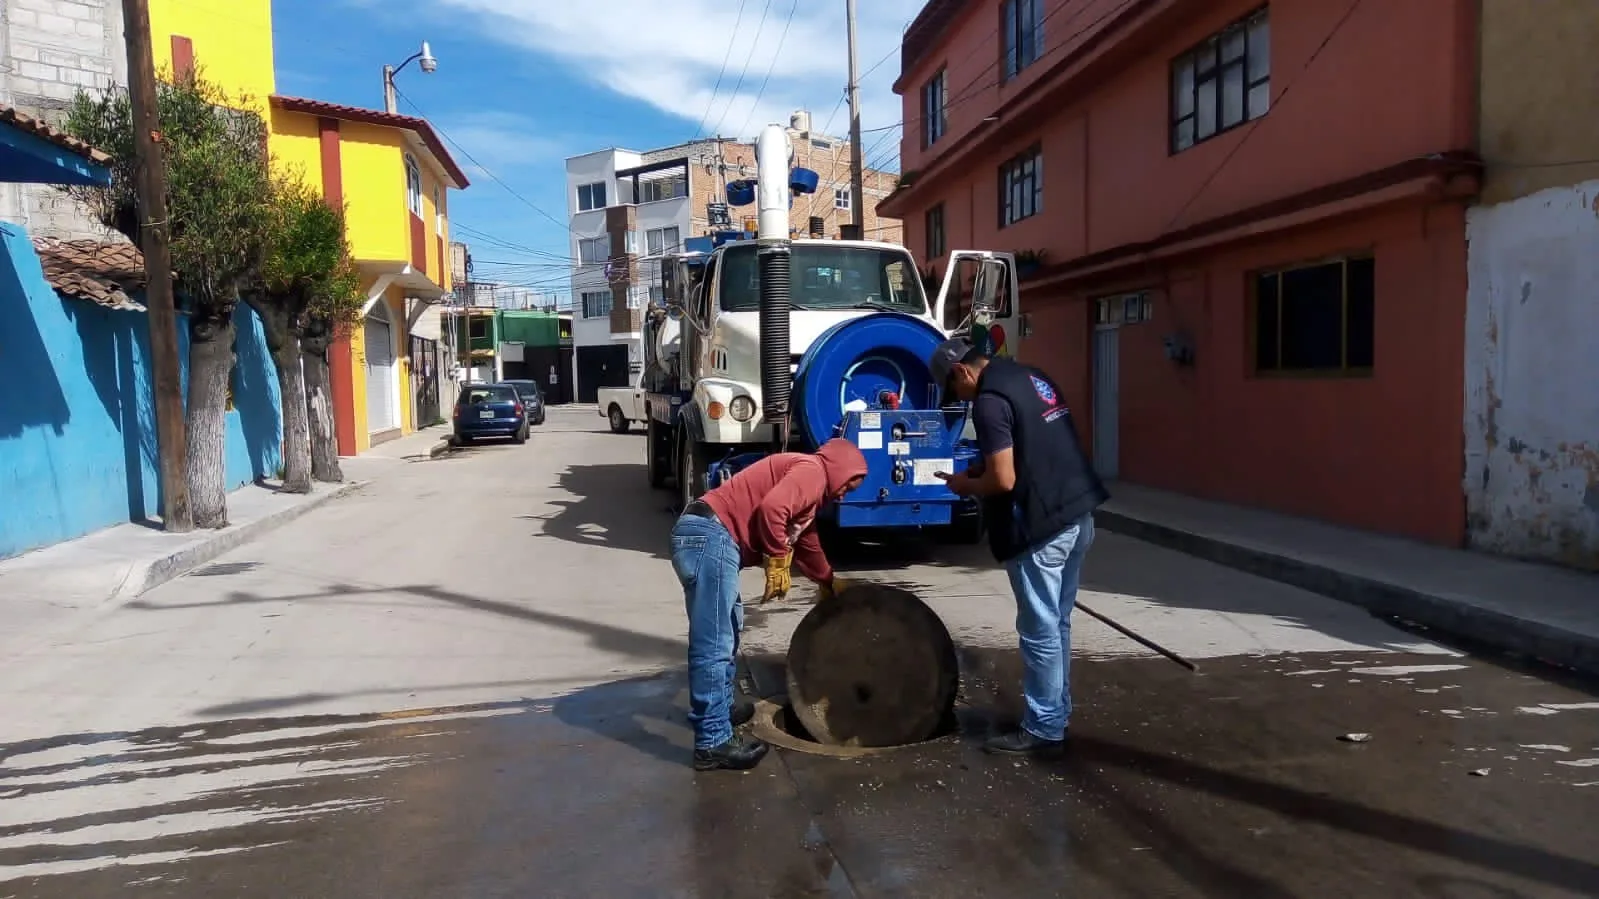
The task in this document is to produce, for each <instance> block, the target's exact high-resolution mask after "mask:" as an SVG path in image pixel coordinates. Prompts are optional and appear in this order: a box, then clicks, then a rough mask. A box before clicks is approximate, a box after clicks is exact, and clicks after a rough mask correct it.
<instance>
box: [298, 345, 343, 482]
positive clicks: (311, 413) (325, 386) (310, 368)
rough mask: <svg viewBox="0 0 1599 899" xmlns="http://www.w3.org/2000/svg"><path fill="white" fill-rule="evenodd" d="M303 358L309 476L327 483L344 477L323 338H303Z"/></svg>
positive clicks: (301, 354) (339, 480)
mask: <svg viewBox="0 0 1599 899" xmlns="http://www.w3.org/2000/svg"><path fill="white" fill-rule="evenodd" d="M300 351H301V352H300V358H301V359H303V360H304V361H305V378H304V379H303V380H304V381H305V406H306V418H307V426H308V429H309V431H310V438H311V477H313V478H315V479H317V480H318V481H322V482H323V483H326V484H337V483H340V482H342V481H343V480H344V471H343V470H342V469H341V468H340V467H339V438H338V432H337V431H335V430H334V428H335V425H334V423H333V391H332V389H331V386H330V379H329V376H328V351H327V347H326V346H325V345H324V343H323V342H322V341H310V340H306V341H302V342H301V344H300Z"/></svg>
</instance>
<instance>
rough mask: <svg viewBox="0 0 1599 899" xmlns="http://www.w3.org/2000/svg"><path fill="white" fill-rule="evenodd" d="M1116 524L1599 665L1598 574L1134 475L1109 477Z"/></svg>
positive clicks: (1560, 660)
mask: <svg viewBox="0 0 1599 899" xmlns="http://www.w3.org/2000/svg"><path fill="white" fill-rule="evenodd" d="M1111 493H1112V499H1111V501H1110V502H1109V503H1107V504H1106V505H1105V506H1104V507H1102V508H1101V509H1100V511H1099V512H1098V513H1096V516H1095V518H1096V521H1098V522H1099V523H1100V525H1101V526H1103V527H1104V528H1105V529H1107V530H1111V531H1116V532H1119V533H1122V534H1126V535H1127V536H1130V537H1136V538H1138V539H1141V540H1145V541H1148V542H1150V543H1154V544H1156V545H1159V546H1164V547H1167V548H1169V549H1175V550H1178V551H1180V552H1184V553H1188V554H1189V555H1193V556H1197V557H1199V558H1202V559H1206V560H1208V561H1211V562H1216V563H1218V564H1221V565H1226V566H1228V567H1231V568H1237V569H1240V570H1243V571H1247V572H1249V573H1251V574H1256V575H1260V576H1262V577H1267V578H1271V579H1273V580H1277V581H1282V582H1284V583H1288V584H1292V585H1294V586H1296V587H1301V588H1303V589H1306V590H1311V591H1314V592H1316V593H1320V594H1323V595H1325V596H1330V597H1332V598H1334V599H1338V600H1342V601H1344V602H1349V603H1354V604H1355V605H1359V606H1363V607H1365V608H1367V609H1369V610H1371V611H1372V612H1373V613H1374V614H1378V615H1386V616H1393V617H1396V618H1401V619H1405V620H1407V621H1411V622H1414V623H1416V624H1419V625H1423V626H1425V627H1428V628H1432V629H1434V630H1436V631H1439V632H1441V633H1443V634H1447V635H1450V636H1455V637H1461V638H1465V639H1467V640H1470V641H1474V642H1479V643H1482V644H1486V645H1489V646H1493V647H1497V648H1500V649H1504V650H1507V651H1510V652H1514V653H1519V654H1523V655H1527V656H1532V657H1534V658H1537V659H1541V660H1543V661H1545V662H1549V663H1553V664H1556V665H1562V666H1565V667H1568V668H1573V669H1576V670H1579V671H1582V672H1584V673H1587V674H1599V575H1594V574H1585V573H1582V572H1577V571H1572V570H1567V569H1561V568H1555V567H1551V566H1544V565H1537V564H1532V563H1528V562H1517V561H1514V560H1510V559H1505V558H1500V557H1496V556H1490V555H1484V554H1480V553H1474V552H1468V551H1466V550H1458V549H1446V548H1443V547H1438V546H1430V545H1427V544H1422V543H1416V542H1412V541H1410V540H1405V539H1402V538H1398V537H1385V536H1382V535H1378V534H1371V533H1367V532H1363V531H1355V530H1350V529H1347V528H1342V527H1338V526H1336V525H1330V524H1323V523H1321V522H1316V521H1309V520H1306V519H1301V518H1293V517H1290V516H1287V515H1281V514H1278V513H1274V512H1266V511H1260V510H1256V509H1246V508H1241V507H1237V506H1228V505H1224V504H1222V503H1216V502H1209V501H1206V500H1201V499H1194V498H1192V497H1187V496H1182V495H1179V494H1174V493H1167V492H1165V491H1161V490H1154V489H1151V488H1148V487H1139V486H1137V485H1134V484H1114V485H1112V486H1111Z"/></svg>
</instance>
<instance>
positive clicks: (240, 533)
mask: <svg viewBox="0 0 1599 899" xmlns="http://www.w3.org/2000/svg"><path fill="white" fill-rule="evenodd" d="M367 483H368V482H367V481H350V482H348V483H345V484H338V485H329V486H331V487H332V488H333V489H331V490H325V491H324V492H322V493H313V494H311V495H310V496H309V497H307V498H306V500H305V501H304V502H301V503H297V504H295V505H293V506H290V507H289V508H287V509H282V510H279V511H277V512H274V513H272V514H270V515H267V516H265V517H263V518H257V519H255V520H254V521H250V522H247V523H245V524H241V525H238V526H236V527H229V528H227V529H225V530H221V531H218V532H216V534H214V535H213V536H211V537H209V538H207V539H205V540H202V541H200V542H199V543H197V544H194V545H192V546H186V547H184V548H183V549H180V550H177V551H176V552H173V553H170V554H168V555H166V556H162V557H161V558H159V559H155V560H153V561H151V562H149V563H145V564H142V565H135V566H134V570H133V571H131V572H129V574H128V577H127V579H125V580H124V581H123V582H122V586H120V587H118V588H117V590H116V592H115V593H113V594H112V595H111V596H110V597H109V598H108V599H107V603H117V602H126V601H127V600H130V599H133V598H134V597H137V596H139V595H140V594H142V593H147V592H149V591H150V590H153V589H155V588H156V587H159V586H161V585H162V584H164V583H166V582H167V581H170V580H173V579H174V578H179V577H182V576H183V575H185V574H188V573H189V572H191V571H193V570H194V569H196V568H198V567H200V566H201V565H204V564H205V563H207V562H209V561H211V560H212V559H215V558H216V557H218V556H220V555H222V554H223V553H226V552H228V551H230V550H233V549H236V548H238V547H240V546H243V545H244V544H246V543H249V542H250V541H251V540H255V539H256V538H258V537H261V536H263V535H265V534H267V533H270V532H272V531H275V530H277V529H278V528H280V527H283V526H284V525H286V524H288V523H289V522H291V521H294V520H295V519H297V518H299V517H301V516H302V515H305V514H306V513H307V512H310V511H311V510H313V509H316V508H320V507H321V506H323V505H325V504H327V503H330V502H332V501H333V500H335V499H338V498H340V497H342V496H347V495H349V494H350V493H353V492H355V491H356V490H359V489H360V488H362V487H364V486H366V484H367ZM140 568H143V569H144V571H143V573H142V575H141V573H140V571H139V569H140Z"/></svg>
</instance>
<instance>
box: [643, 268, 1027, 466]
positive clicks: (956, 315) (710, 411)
mask: <svg viewBox="0 0 1599 899" xmlns="http://www.w3.org/2000/svg"><path fill="white" fill-rule="evenodd" d="M790 251H791V263H790V266H791V268H790V271H791V276H790V285H791V286H790V302H791V308H790V312H789V349H790V353H791V354H792V360H791V362H790V366H791V370H792V369H793V368H796V367H798V365H799V361H800V359H801V358H802V357H803V356H804V354H805V351H806V350H808V349H809V348H810V346H811V344H812V343H813V342H815V340H816V339H817V338H818V337H819V336H821V335H822V334H823V333H825V332H826V331H827V330H828V329H829V328H831V327H833V326H834V325H836V324H838V323H839V322H842V321H847V320H849V319H854V318H860V317H862V316H867V315H877V314H881V313H884V312H897V313H901V314H904V315H910V316H913V317H916V318H920V319H922V320H924V321H926V322H928V323H929V324H931V325H933V326H934V327H936V328H938V329H939V330H941V331H943V332H945V333H946V334H954V333H962V334H970V335H971V337H972V339H973V342H974V343H979V344H982V345H983V346H984V347H985V348H987V349H990V350H992V351H995V352H996V353H998V354H1003V355H1011V354H1014V352H1015V346H1016V342H1017V341H1018V340H1019V339H1020V338H1021V333H1020V324H1021V313H1020V304H1019V303H1018V301H1017V296H1016V286H1015V277H1014V271H1015V263H1014V260H1013V258H1012V257H1011V256H1010V254H1007V253H988V252H978V251H970V250H961V251H956V252H954V253H951V254H950V259H949V263H948V265H949V272H948V274H947V276H946V277H945V278H944V280H943V283H942V284H941V286H940V289H939V291H938V294H937V295H936V296H935V297H928V296H927V293H926V291H925V290H924V288H923V284H922V278H921V276H920V273H919V272H918V271H917V268H916V260H915V258H914V257H912V255H911V253H910V251H909V250H907V249H906V248H905V247H903V246H900V245H898V244H891V243H883V242H878V241H847V240H795V241H793V243H792V245H791V248H790ZM756 252H757V244H756V242H755V241H735V242H730V243H726V244H724V245H722V246H721V247H718V248H717V249H716V250H714V251H713V252H712V253H710V254H709V256H708V257H707V256H706V255H705V254H692V255H691V256H687V257H685V258H684V260H683V262H684V263H686V264H685V265H680V267H679V268H678V274H677V277H678V278H680V279H681V286H680V287H679V288H678V289H679V290H680V295H681V316H680V317H679V319H680V320H678V321H673V322H670V323H663V324H664V325H665V327H662V328H660V329H659V330H658V331H657V337H658V338H664V339H658V340H657V346H656V347H654V348H653V349H654V350H655V353H654V354H653V356H654V358H664V357H666V356H669V355H676V356H677V359H676V362H677V364H678V365H679V366H681V372H682V381H683V383H682V384H681V387H682V388H684V389H687V390H689V391H690V400H689V402H690V404H691V406H692V408H691V409H685V410H682V411H683V412H685V413H687V414H689V415H690V416H692V417H694V418H695V419H697V420H698V423H697V425H696V426H694V430H695V432H696V433H695V437H696V438H697V440H698V442H700V443H704V444H710V445H712V446H716V447H725V446H730V445H738V444H763V445H765V444H770V443H771V441H772V438H773V435H772V432H771V426H770V424H769V423H768V422H767V421H766V420H765V418H764V416H763V415H762V405H761V374H760V281H759V277H758V274H757V266H756ZM689 272H693V273H692V274H690V273H689ZM671 292H672V288H671V287H670V286H669V288H668V294H669V300H670V294H671ZM974 307H975V308H976V315H975V316H974V314H973V309H974ZM650 355H651V354H647V358H648V357H649V356H650ZM646 364H647V365H648V364H649V362H648V361H647V362H646Z"/></svg>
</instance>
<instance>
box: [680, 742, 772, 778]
mask: <svg viewBox="0 0 1599 899" xmlns="http://www.w3.org/2000/svg"><path fill="white" fill-rule="evenodd" d="M770 748H771V747H769V746H767V745H766V744H765V743H763V742H761V741H760V740H743V741H741V740H739V738H738V737H729V738H728V740H727V742H726V743H723V744H722V745H720V746H717V747H715V748H714V749H696V750H694V770H695V771H719V770H725V771H747V770H749V769H750V768H753V767H755V766H756V765H759V764H760V763H761V759H763V758H766V752H767V750H768V749H770Z"/></svg>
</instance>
